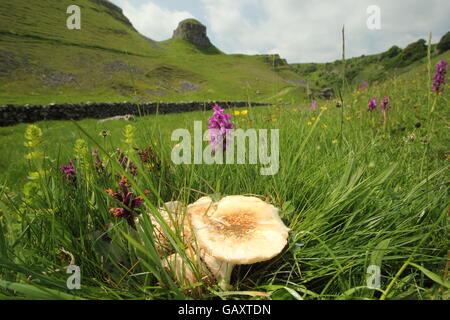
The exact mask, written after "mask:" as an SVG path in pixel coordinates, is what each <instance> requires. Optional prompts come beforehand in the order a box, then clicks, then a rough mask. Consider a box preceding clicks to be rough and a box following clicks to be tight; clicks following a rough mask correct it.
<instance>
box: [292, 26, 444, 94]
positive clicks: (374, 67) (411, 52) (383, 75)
mask: <svg viewBox="0 0 450 320" xmlns="http://www.w3.org/2000/svg"><path fill="white" fill-rule="evenodd" d="M448 37H449V33H447V35H446V36H444V37H442V40H441V41H440V42H439V44H438V45H436V44H433V45H432V46H431V56H432V57H437V56H438V55H439V54H440V53H443V52H445V51H446V50H448V42H449V41H448V39H447V38H448ZM439 47H441V48H442V49H439ZM427 50H428V47H427V43H426V41H425V40H424V39H420V40H418V41H416V42H413V43H411V44H409V45H408V46H407V47H406V48H404V49H401V48H399V47H398V46H395V45H394V46H392V47H391V48H390V49H389V50H387V51H385V52H383V53H380V54H373V55H367V56H366V55H362V56H360V57H355V58H351V59H348V60H346V63H345V78H346V80H347V82H348V83H349V84H350V86H351V87H352V88H358V86H359V85H361V84H362V83H364V82H368V83H373V82H382V81H385V80H388V79H389V78H393V77H396V76H398V75H400V74H404V73H405V72H408V71H410V70H412V69H414V68H415V67H417V66H419V65H421V64H423V63H425V62H426V56H427ZM291 66H292V68H293V69H294V70H295V72H297V73H298V74H299V75H300V76H301V77H302V78H304V79H305V81H307V82H308V84H309V86H310V87H311V88H312V89H321V88H325V87H337V86H341V85H342V75H343V72H344V64H343V62H342V60H336V61H334V62H329V63H297V64H291Z"/></svg>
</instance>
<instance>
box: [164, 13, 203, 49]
mask: <svg viewBox="0 0 450 320" xmlns="http://www.w3.org/2000/svg"><path fill="white" fill-rule="evenodd" d="M172 39H183V40H186V41H188V42H190V43H192V44H194V45H196V46H200V47H207V46H210V45H211V41H209V38H208V36H207V35H206V27H205V26H204V25H203V24H201V23H200V22H198V21H197V20H195V19H186V20H183V21H181V22H180V23H179V24H178V27H177V28H176V29H175V30H174V32H173V36H172Z"/></svg>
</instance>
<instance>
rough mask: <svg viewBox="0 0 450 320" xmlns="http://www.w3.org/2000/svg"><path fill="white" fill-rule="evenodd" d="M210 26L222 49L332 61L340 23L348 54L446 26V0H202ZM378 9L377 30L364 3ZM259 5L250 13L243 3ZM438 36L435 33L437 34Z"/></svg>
mask: <svg viewBox="0 0 450 320" xmlns="http://www.w3.org/2000/svg"><path fill="white" fill-rule="evenodd" d="M202 2H203V4H204V7H205V10H206V14H207V20H208V23H209V25H210V26H211V30H210V32H211V33H213V37H214V38H215V39H216V41H217V42H218V43H216V44H217V45H218V46H219V47H220V48H221V49H223V50H225V51H226V52H246V51H250V50H252V51H257V52H260V53H279V54H280V55H281V56H283V57H285V58H287V59H288V61H290V62H306V61H315V62H320V61H332V60H335V59H340V57H341V56H342V36H341V29H342V25H343V24H345V29H346V55H347V57H351V56H359V55H362V54H370V53H377V52H381V51H384V50H386V49H388V48H389V47H390V46H392V45H393V44H397V45H399V46H405V45H407V44H408V43H410V42H412V41H415V40H417V39H418V38H419V37H422V38H426V37H427V34H428V32H430V31H433V32H434V33H437V36H438V37H440V36H442V35H443V33H445V32H446V31H448V29H450V28H448V27H449V24H448V19H447V18H448V17H447V15H448V12H449V9H450V3H449V2H448V1H447V0H431V1H426V2H425V1H421V0H409V1H405V0H403V1H389V0H378V1H373V0H362V1H354V0H340V1H335V0H321V1H298V0H278V1H273V0H260V1H256V0H202ZM372 4H375V5H378V6H379V7H380V9H381V30H369V29H368V28H367V27H366V20H367V18H368V14H367V13H366V9H367V7H368V6H369V5H372ZM248 6H253V7H254V10H260V11H262V14H263V15H264V16H265V18H264V19H259V20H258V21H255V20H252V19H249V18H248V17H247V16H246V15H245V12H246V10H244V9H245V7H248ZM438 37H435V38H434V39H435V40H437V38H438Z"/></svg>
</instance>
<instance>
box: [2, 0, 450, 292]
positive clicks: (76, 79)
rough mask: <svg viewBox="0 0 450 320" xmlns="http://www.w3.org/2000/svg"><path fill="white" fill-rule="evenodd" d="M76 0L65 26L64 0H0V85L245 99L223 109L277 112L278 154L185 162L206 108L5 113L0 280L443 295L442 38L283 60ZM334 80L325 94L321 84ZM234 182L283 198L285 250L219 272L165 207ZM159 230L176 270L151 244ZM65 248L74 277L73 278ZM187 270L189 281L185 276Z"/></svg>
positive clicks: (244, 125) (93, 96) (125, 287)
mask: <svg viewBox="0 0 450 320" xmlns="http://www.w3.org/2000/svg"><path fill="white" fill-rule="evenodd" d="M77 3H78V4H79V5H80V7H81V8H82V10H83V20H82V21H83V22H82V23H83V24H82V29H81V30H77V31H73V30H68V29H67V28H66V26H65V19H66V18H67V14H66V11H65V10H66V8H67V6H68V5H70V4H72V1H69V0H61V1H57V3H55V1H50V0H41V1H31V2H30V1H25V0H16V1H14V3H13V4H7V3H6V2H5V1H3V2H1V3H0V41H1V49H0V102H1V103H0V104H1V105H3V104H48V103H52V102H55V103H79V102H87V101H91V102H105V101H107V102H120V101H124V100H127V101H133V102H136V103H137V104H139V103H143V102H148V101H153V102H154V101H187V100H196V101H208V100H216V101H221V100H224V101H237V100H244V101H248V105H247V106H246V107H245V108H235V107H233V106H231V107H230V108H226V109H225V112H226V113H228V114H230V115H231V120H230V121H231V122H232V124H233V126H234V128H236V129H243V130H248V129H256V130H262V129H267V130H278V132H279V140H278V141H275V142H276V143H275V147H276V148H278V151H279V168H278V171H277V172H276V174H273V175H261V173H260V170H261V169H262V168H266V167H267V166H268V165H265V164H262V163H261V162H257V163H256V164H251V163H249V160H250V159H249V156H247V157H246V161H245V163H244V164H217V163H216V164H206V163H200V164H175V163H174V162H173V161H172V152H173V150H174V148H177V147H179V145H180V144H181V143H182V141H179V140H172V139H171V137H172V133H173V132H174V130H176V129H187V130H188V131H189V132H191V133H193V130H194V122H195V121H201V123H202V126H203V130H204V131H205V130H207V128H208V120H209V119H210V118H211V117H212V116H213V111H212V110H207V109H205V110H203V111H198V112H188V113H176V114H175V113H174V114H154V115H148V116H143V117H136V121H125V120H113V121H108V122H105V123H100V122H99V121H98V119H84V120H81V121H40V122H37V123H34V124H19V125H16V126H10V127H0V154H1V156H0V172H1V174H0V299H90V300H103V299H139V300H140V299H228V300H241V299H253V300H295V299H298V300H302V299H307V300H327V299H342V300H343V299H368V300H378V299H380V300H385V299H389V300H398V299H415V300H448V299H449V298H450V295H449V288H450V282H449V280H448V268H449V251H448V250H449V241H448V234H449V225H448V224H449V203H450V201H449V200H450V197H449V175H448V167H449V161H450V149H449V147H450V138H449V134H448V130H449V128H450V127H449V116H450V113H449V98H450V93H449V92H450V86H449V85H448V83H447V84H445V85H443V86H442V89H443V92H441V93H436V92H433V91H432V82H433V74H434V72H435V66H436V65H437V64H438V63H439V62H440V61H449V60H450V52H449V51H448V50H441V49H440V48H442V46H441V47H439V45H435V44H432V43H431V41H428V42H430V43H427V42H424V41H423V40H419V41H417V42H415V43H412V44H411V45H409V46H408V47H406V48H404V49H400V48H398V47H395V46H394V47H392V48H391V49H389V50H388V51H387V52H385V53H380V54H378V55H372V56H363V57H357V58H351V59H348V60H344V59H343V60H339V61H336V62H334V63H326V64H293V65H289V64H287V63H283V61H282V60H281V59H280V58H279V57H278V56H276V55H259V56H252V55H243V54H226V53H224V52H221V51H220V50H219V49H218V48H216V47H215V46H213V45H211V46H209V47H203V48H200V47H197V46H194V45H192V44H191V43H189V42H187V41H183V40H180V39H169V40H166V41H160V42H158V41H154V40H152V39H148V38H146V37H144V36H142V35H140V34H139V33H138V32H137V31H136V30H135V29H134V27H133V26H132V25H131V24H130V22H129V21H128V19H127V18H126V17H125V16H124V15H123V14H122V12H121V11H120V9H119V8H116V7H115V6H113V5H111V3H109V2H108V1H103V0H94V1H92V0H80V1H77ZM195 22H196V21H195ZM446 37H447V38H446V39H447V40H446V42H445V41H442V40H441V42H440V44H442V43H444V42H445V43H444V44H445V45H448V35H447V36H446ZM424 50H425V51H424ZM447 77H448V76H447ZM366 81H367V82H366ZM363 82H366V83H365V85H364V86H361V84H362V83H363ZM326 87H332V88H333V89H334V93H335V97H334V98H333V99H331V100H320V99H316V98H314V96H313V95H310V94H311V93H313V94H314V93H317V92H318V91H319V90H321V89H323V88H326ZM355 88H357V89H355ZM374 97H375V98H376V100H377V106H376V108H375V109H374V110H369V108H368V101H369V99H372V98H374ZM386 97H388V98H389V103H388V106H387V107H386V108H384V109H383V108H382V107H381V106H380V102H381V101H383V99H384V98H386ZM313 99H316V100H317V101H316V102H317V106H316V107H315V108H313V107H312V101H313ZM252 101H253V102H268V103H270V104H271V105H270V106H264V107H260V106H259V107H256V106H253V105H252V103H251V102H252ZM221 107H225V106H221ZM0 108H1V107H0ZM269 136H270V134H269ZM270 141H271V142H273V141H272V138H271V139H270ZM208 145H209V141H204V142H203V147H205V148H206V147H207V146H208ZM251 146H252V145H250V141H249V140H248V141H247V142H246V150H249V149H250V147H251ZM191 147H192V149H193V148H194V142H193V141H191ZM268 151H269V153H270V152H274V149H273V148H269V150H268ZM225 152H230V151H229V150H228V151H225ZM125 180H126V181H127V183H126V184H125V186H126V188H123V186H124V181H125ZM125 189H126V190H125ZM121 192H122V193H123V197H122V195H121ZM228 195H244V196H253V197H257V198H259V199H260V200H263V201H265V202H266V203H267V204H272V205H273V206H275V207H276V208H278V209H279V216H280V218H281V220H282V222H283V223H284V224H285V225H286V226H287V227H288V228H289V229H290V231H289V235H288V238H287V244H286V246H285V247H284V249H283V250H282V251H281V252H280V253H279V254H278V255H276V256H275V257H273V258H272V259H270V260H267V261H263V262H257V263H253V264H242V265H237V266H236V267H235V268H234V270H233V272H232V274H231V279H230V280H231V281H230V284H229V285H228V286H223V285H220V281H219V279H218V278H214V277H211V275H210V274H209V273H207V272H205V268H204V265H203V264H204V261H203V262H202V259H197V258H198V257H197V256H195V255H193V254H192V252H193V251H195V245H196V244H195V241H192V242H187V241H185V227H186V225H185V224H183V223H184V221H185V220H184V219H181V220H183V223H181V224H179V223H178V220H176V219H175V220H176V221H174V219H172V220H170V219H169V220H170V221H169V220H167V219H166V218H164V216H163V214H162V210H160V209H159V208H161V207H162V206H163V205H164V204H165V203H168V202H170V201H180V202H182V203H183V204H184V205H188V204H192V203H194V202H195V201H197V200H198V199H200V198H201V197H204V196H209V197H211V198H212V199H213V200H218V199H221V198H223V197H225V196H228ZM121 197H122V198H121ZM125 198H128V200H130V199H132V201H131V202H130V201H128V202H127V201H125V200H124V199H125ZM120 212H128V214H129V216H128V217H127V216H125V215H120V214H119V213H120ZM182 214H183V215H185V214H186V212H185V211H183V212H182ZM182 218H184V216H183V217H182ZM177 219H178V218H177ZM136 225H137V227H136ZM161 235H163V237H164V239H165V241H166V242H167V243H166V245H167V248H166V249H167V251H170V253H174V254H177V256H178V257H179V258H180V260H179V262H180V265H178V267H180V268H181V269H182V273H181V276H180V274H178V273H177V272H176V270H173V269H174V268H170V267H168V266H167V261H168V254H161V252H160V250H159V249H160V247H161V245H162V242H163V241H162V240H161ZM225 249H227V248H225ZM249 249H250V250H253V248H249ZM254 250H257V248H255V249H254ZM194 253H195V252H194ZM74 266H77V267H79V268H80V269H79V270H80V272H81V277H80V287H79V288H78V289H73V288H72V289H69V286H68V279H69V277H71V275H70V274H69V273H68V271H70V269H71V268H72V267H74ZM374 267H375V269H374ZM374 270H375V271H374ZM376 270H378V271H379V273H377V271H376ZM189 272H191V273H192V274H194V275H195V281H184V280H186V279H188V276H187V273H189ZM374 272H375V273H374ZM185 275H186V276H185Z"/></svg>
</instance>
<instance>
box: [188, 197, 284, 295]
mask: <svg viewBox="0 0 450 320" xmlns="http://www.w3.org/2000/svg"><path fill="white" fill-rule="evenodd" d="M187 214H188V215H189V219H190V223H191V225H192V230H193V232H194V235H195V239H196V241H197V244H198V249H199V250H200V252H203V254H201V257H202V260H203V261H204V262H205V264H206V265H207V267H208V269H209V271H210V272H211V273H212V274H213V275H214V276H215V278H216V279H217V280H218V282H219V285H220V287H221V288H222V289H223V290H228V289H229V288H230V277H231V273H232V271H233V268H234V266H235V265H236V264H252V263H256V262H261V261H266V260H270V259H272V258H273V257H275V256H276V255H278V254H279V253H280V252H281V251H282V250H283V248H284V247H285V246H286V244H287V237H288V233H289V231H290V230H289V228H287V227H286V226H285V225H284V223H283V222H282V221H281V219H280V217H279V215H278V209H277V208H275V207H274V206H273V205H271V204H268V203H266V202H264V201H262V200H260V199H259V198H256V197H247V196H240V195H235V196H227V197H224V198H222V199H221V200H220V201H218V202H213V200H212V199H211V198H209V197H202V198H200V199H199V200H198V201H196V202H194V203H193V204H191V205H189V206H188V208H187Z"/></svg>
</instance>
